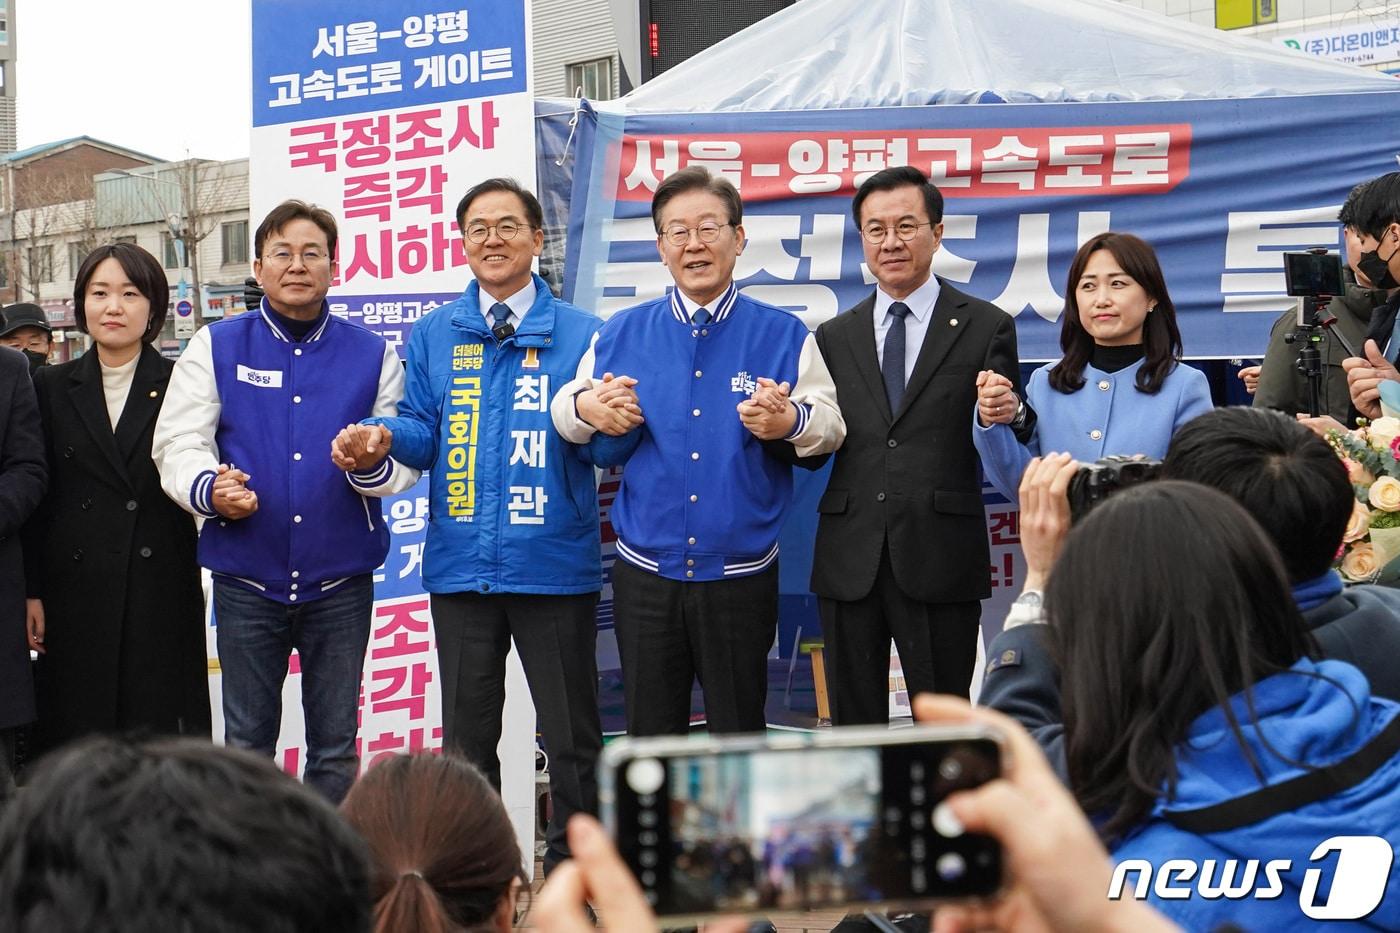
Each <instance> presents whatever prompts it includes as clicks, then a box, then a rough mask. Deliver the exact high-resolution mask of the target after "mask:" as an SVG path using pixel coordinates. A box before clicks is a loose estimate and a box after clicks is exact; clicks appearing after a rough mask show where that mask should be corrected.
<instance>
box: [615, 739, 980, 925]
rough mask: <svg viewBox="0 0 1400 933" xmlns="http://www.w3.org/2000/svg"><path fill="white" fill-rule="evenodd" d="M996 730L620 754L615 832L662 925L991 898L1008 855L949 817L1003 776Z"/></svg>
mask: <svg viewBox="0 0 1400 933" xmlns="http://www.w3.org/2000/svg"><path fill="white" fill-rule="evenodd" d="M1001 756H1002V743H1001V739H1000V736H999V735H998V734H997V733H996V732H995V731H994V730H991V729H986V728H983V727H957V728H949V727H937V726H923V725H916V726H913V727H910V728H904V729H888V728H884V727H864V726H860V727H848V728H834V729H826V730H822V731H819V732H814V733H781V734H777V735H772V736H719V737H697V738H691V737H678V738H654V739H620V740H618V741H616V742H613V743H610V744H609V745H608V746H607V748H605V749H604V751H603V757H602V765H603V767H602V774H601V779H600V782H599V792H600V793H599V796H600V803H601V805H602V813H603V819H604V822H605V823H606V824H607V825H608V827H609V829H610V830H611V831H612V834H613V838H614V839H615V840H616V841H617V847H618V850H619V851H620V852H621V854H622V857H623V859H624V860H625V861H626V863H627V865H628V867H629V868H630V869H631V870H632V873H633V874H634V875H635V876H636V877H637V880H638V881H639V882H640V884H641V886H642V890H643V892H644V893H645V894H646V897H647V900H648V901H649V902H650V903H651V905H652V907H653V909H655V911H656V912H657V914H658V916H660V917H662V918H666V919H668V920H682V919H683V920H694V919H700V918H704V917H706V916H710V915H713V914H729V913H748V914H764V913H766V912H769V911H786V910H807V909H812V908H830V907H844V908H852V909H854V908H860V907H864V906H873V905H880V906H882V907H908V908H918V907H921V906H926V905H931V904H933V903H935V902H938V901H943V900H966V899H980V898H988V897H991V896H993V895H995V894H996V893H997V892H998V891H999V890H1000V889H1001V886H1002V858H1001V849H1000V846H999V845H998V843H997V842H996V840H994V839H992V838H991V837H988V836H982V835H977V834H974V833H968V832H964V831H963V829H962V827H961V826H959V825H958V824H957V821H956V820H953V819H950V817H951V813H950V812H947V811H946V808H945V809H944V810H940V809H938V804H939V803H941V802H942V801H943V799H944V798H945V797H947V796H948V795H949V794H950V793H952V792H953V791H957V790H965V789H969V788H973V787H977V786H979V785H981V784H984V783H986V782H987V781H990V780H992V779H993V778H995V777H997V776H998V775H1000V773H1001Z"/></svg>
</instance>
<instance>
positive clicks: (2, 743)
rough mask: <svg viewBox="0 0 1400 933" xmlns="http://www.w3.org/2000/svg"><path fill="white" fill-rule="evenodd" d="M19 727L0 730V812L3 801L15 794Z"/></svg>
mask: <svg viewBox="0 0 1400 933" xmlns="http://www.w3.org/2000/svg"><path fill="white" fill-rule="evenodd" d="M21 728H23V727H21V726H14V727H11V728H9V729H0V810H2V809H3V804H4V803H5V801H7V800H9V799H10V798H11V797H12V796H14V793H15V769H16V767H17V762H16V755H15V743H16V740H17V739H18V738H19V730H20V729H21Z"/></svg>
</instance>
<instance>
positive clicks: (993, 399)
mask: <svg viewBox="0 0 1400 933" xmlns="http://www.w3.org/2000/svg"><path fill="white" fill-rule="evenodd" d="M1020 407H1021V400H1020V399H1018V398H1017V397H1016V389H1015V388H1014V387H1013V386H1012V385H1011V380H1010V379H1007V378H1006V377H1005V376H1003V375H1002V374H1001V373H999V372H997V371H996V370H994V369H984V370H982V371H981V372H980V373H978V374H977V418H978V420H979V421H981V422H982V427H984V428H987V427H991V426H992V425H994V424H1010V423H1011V422H1013V421H1015V420H1016V410H1017V409H1018V408H1020Z"/></svg>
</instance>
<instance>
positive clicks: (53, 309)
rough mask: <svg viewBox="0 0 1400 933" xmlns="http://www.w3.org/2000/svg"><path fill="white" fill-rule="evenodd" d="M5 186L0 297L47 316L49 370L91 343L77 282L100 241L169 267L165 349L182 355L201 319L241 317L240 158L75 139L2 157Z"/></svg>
mask: <svg viewBox="0 0 1400 933" xmlns="http://www.w3.org/2000/svg"><path fill="white" fill-rule="evenodd" d="M0 188H3V191H0V195H2V197H0V204H3V207H4V209H3V211H0V250H3V252H4V260H5V261H4V262H3V263H0V276H3V287H0V301H3V303H5V304H9V303H12V302H16V301H29V302H34V303H35V304H38V305H39V306H40V307H42V308H43V309H44V311H45V312H46V313H47V314H48V317H49V321H50V322H51V323H52V324H53V326H54V341H55V354H54V355H55V361H56V362H61V361H63V360H67V359H72V358H73V357H75V356H77V355H79V354H80V353H82V352H83V351H84V350H86V349H87V347H88V345H89V340H88V338H87V337H86V336H85V335H83V334H82V333H81V332H79V331H78V330H77V322H76V320H75V318H74V303H73V281H74V278H75V276H76V275H77V271H78V268H79V266H80V265H81V264H82V261H83V259H84V258H85V257H86V256H87V254H88V253H89V252H91V251H92V250H93V249H94V248H96V247H97V246H100V245H102V244H103V243H111V242H121V241H125V242H130V243H136V244H137V245H139V246H141V247H142V248H144V249H146V250H147V251H148V252H150V253H151V254H152V255H154V256H155V257H156V258H157V259H159V260H160V261H161V265H162V266H163V267H164V268H165V270H166V278H167V281H168V282H169V285H170V294H171V305H172V308H171V314H170V316H169V317H168V319H167V322H166V328H165V332H164V333H163V334H162V335H161V337H160V339H159V340H158V343H157V346H158V347H159V348H160V349H161V350H162V352H165V353H167V354H170V355H172V356H173V355H175V354H177V353H178V352H179V349H180V347H181V346H182V340H183V339H185V338H188V337H189V336H190V335H191V334H192V333H193V330H194V328H196V327H197V326H199V324H200V323H202V322H203V321H206V320H210V319H214V318H219V317H224V316H226V315H231V314H237V313H241V312H242V311H243V310H244V305H243V281H244V279H245V278H246V277H247V276H248V274H249V270H250V258H251V257H250V255H249V253H250V250H249V243H250V239H251V237H250V232H251V231H250V230H249V228H248V160H247V159H235V160H232V161H229V162H212V161H207V160H202V159H191V160H186V161H183V162H159V161H157V160H156V159H154V158H152V157H149V156H144V155H142V154H140V153H135V152H132V151H130V150H124V149H122V148H121V147H117V146H112V145H110V144H107V143H103V142H101V141H99V140H91V139H88V138H86V137H82V138H80V139H79V140H65V141H63V142H62V143H54V144H49V145H47V146H38V147H34V148H33V149H31V150H26V151H25V152H22V153H16V154H14V156H12V157H9V158H0ZM182 301H183V302H188V306H187V313H186V314H183V315H180V314H177V313H176V309H177V307H181V305H180V302H182Z"/></svg>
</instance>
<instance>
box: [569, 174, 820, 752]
mask: <svg viewBox="0 0 1400 933" xmlns="http://www.w3.org/2000/svg"><path fill="white" fill-rule="evenodd" d="M651 214H652V221H653V223H654V224H655V227H656V232H657V239H656V245H657V250H658V252H659V253H660V254H661V259H662V261H663V262H664V263H665V264H666V268H667V269H668V270H669V271H670V273H671V276H672V277H673V278H674V279H675V282H676V288H675V290H674V291H672V292H671V293H670V294H669V295H667V296H666V297H664V298H659V299H656V300H654V301H648V302H645V303H643V304H640V305H637V306H635V307H632V308H628V309H627V310H625V311H621V312H619V313H618V314H617V315H616V316H614V317H613V318H612V319H611V320H609V321H608V322H607V323H606V324H604V325H603V328H602V330H601V331H599V333H598V337H597V339H596V341H595V342H594V345H593V348H592V349H591V350H590V352H589V353H587V354H585V356H584V358H583V359H582V360H581V361H580V363H579V368H578V376H577V379H576V380H575V381H574V382H573V383H571V384H570V385H568V386H566V387H564V388H563V389H561V390H560V392H559V393H558V394H557V395H556V396H555V399H554V402H553V404H552V414H553V417H554V423H555V425H556V427H558V428H559V431H560V433H561V434H562V435H563V436H564V437H565V438H566V439H568V440H571V441H574V442H575V443H583V442H585V441H588V440H589V438H590V437H592V436H593V434H594V432H595V430H597V431H601V432H603V433H604V434H607V435H612V436H614V437H620V438H621V439H622V440H623V441H625V442H626V446H627V447H628V448H630V450H631V452H630V457H629V458H628V459H627V461H626V463H627V467H626V470H625V472H624V474H623V477H622V487H621V489H620V490H619V492H618V495H617V499H616V501H615V502H614V503H613V508H612V522H613V527H614V529H615V530H616V531H617V554H618V561H617V563H616V564H615V565H614V566H613V597H614V622H615V626H616V633H617V643H618V653H619V656H620V660H621V662H622V677H623V685H624V698H625V705H626V711H627V728H628V731H629V732H631V733H632V734H633V735H656V734H668V733H684V732H685V731H687V729H688V728H689V724H690V723H689V719H690V691H691V685H692V682H693V681H694V679H695V678H696V677H697V676H698V677H699V680H700V683H701V685H702V687H703V688H704V691H705V715H706V719H707V722H708V726H709V729H710V731H711V732H716V733H723V732H755V731H759V730H762V729H763V728H764V725H765V723H764V714H763V704H764V699H765V696H766V694H767V683H768V674H767V664H766V660H765V658H766V656H767V654H768V649H769V648H770V646H771V645H772V644H773V638H774V636H775V634H776V630H777V621H778V564H777V559H778V531H779V529H780V528H781V526H782V523H783V517H784V515H785V514H786V512H787V508H788V505H789V503H790V501H791V498H792V467H793V465H795V464H796V465H806V466H809V467H810V468H816V467H818V466H820V465H821V463H822V461H824V459H825V455H826V454H829V453H830V452H831V451H833V450H835V449H836V448H837V447H839V446H840V444H841V441H842V439H843V438H844V437H845V434H846V425H845V423H844V422H843V421H842V419H841V412H840V411H839V410H838V409H837V407H836V398H835V390H834V389H833V387H832V384H831V376H830V375H829V374H828V373H827V369H826V364H825V363H824V362H823V361H822V357H821V354H820V353H819V352H818V351H817V348H816V345H815V343H814V341H813V338H812V335H811V333H810V332H809V331H808V330H807V326H806V325H805V324H803V323H802V321H801V320H799V319H798V318H797V316H796V315H793V314H790V313H788V312H787V311H784V310H782V309H781V308H775V307H773V306H771V305H766V304H764V303H762V302H759V301H754V300H753V299H750V298H746V297H744V296H743V295H741V294H739V291H738V289H737V288H736V286H735V284H734V281H733V274H734V264H735V262H736V260H737V259H738V257H739V253H740V252H741V251H742V249H743V244H744V228H743V227H742V226H741V225H740V223H741V221H742V219H743V204H742V202H741V201H740V200H739V193H738V192H737V191H736V190H735V189H734V186H733V185H731V184H730V183H729V182H728V181H726V180H724V179H722V178H714V177H711V175H710V173H709V172H708V171H706V170H705V169H704V168H700V167H691V168H687V169H683V170H681V171H679V172H676V173H675V174H673V175H671V176H669V177H668V178H666V179H665V180H664V181H662V183H661V184H660V185H659V186H658V187H657V190H656V194H655V196H654V197H653V198H652V203H651ZM643 419H645V420H643ZM804 460H805V463H804Z"/></svg>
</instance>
